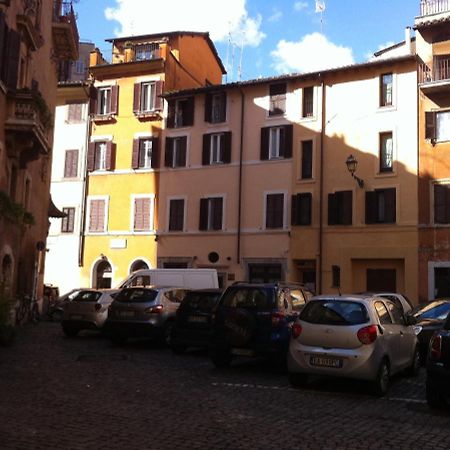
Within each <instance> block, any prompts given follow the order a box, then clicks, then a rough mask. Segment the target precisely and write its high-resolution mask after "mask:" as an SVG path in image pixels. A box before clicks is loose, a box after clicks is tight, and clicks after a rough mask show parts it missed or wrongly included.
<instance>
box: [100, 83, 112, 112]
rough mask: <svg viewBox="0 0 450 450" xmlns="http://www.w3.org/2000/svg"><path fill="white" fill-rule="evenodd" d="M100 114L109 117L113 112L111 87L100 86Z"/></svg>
mask: <svg viewBox="0 0 450 450" xmlns="http://www.w3.org/2000/svg"><path fill="white" fill-rule="evenodd" d="M98 93H99V95H98V114H99V115H102V116H104V115H107V114H110V112H111V86H100V87H99V88H98Z"/></svg>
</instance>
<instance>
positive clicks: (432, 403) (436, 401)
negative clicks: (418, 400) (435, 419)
mask: <svg viewBox="0 0 450 450" xmlns="http://www.w3.org/2000/svg"><path fill="white" fill-rule="evenodd" d="M426 396H427V403H428V406H429V407H430V408H432V409H444V408H445V407H446V406H447V402H446V400H445V398H444V397H443V396H442V394H441V392H439V390H438V389H436V387H435V386H434V384H433V383H432V382H430V381H429V380H428V379H427V381H426Z"/></svg>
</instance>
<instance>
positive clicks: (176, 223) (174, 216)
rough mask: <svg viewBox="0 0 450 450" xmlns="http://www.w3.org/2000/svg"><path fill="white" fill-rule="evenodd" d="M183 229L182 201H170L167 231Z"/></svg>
mask: <svg viewBox="0 0 450 450" xmlns="http://www.w3.org/2000/svg"><path fill="white" fill-rule="evenodd" d="M183 229H184V200H183V199H172V200H170V203H169V231H183Z"/></svg>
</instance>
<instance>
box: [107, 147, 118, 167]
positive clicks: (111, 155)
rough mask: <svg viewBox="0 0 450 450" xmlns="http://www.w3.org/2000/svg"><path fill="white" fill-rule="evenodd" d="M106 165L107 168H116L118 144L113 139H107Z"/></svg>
mask: <svg viewBox="0 0 450 450" xmlns="http://www.w3.org/2000/svg"><path fill="white" fill-rule="evenodd" d="M105 166H106V167H105V169H106V170H114V169H115V166H116V144H115V143H114V142H111V141H106V160H105Z"/></svg>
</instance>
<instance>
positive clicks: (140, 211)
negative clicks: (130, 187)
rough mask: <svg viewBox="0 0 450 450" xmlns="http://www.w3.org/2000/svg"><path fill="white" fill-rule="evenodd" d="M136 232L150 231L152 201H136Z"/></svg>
mask: <svg viewBox="0 0 450 450" xmlns="http://www.w3.org/2000/svg"><path fill="white" fill-rule="evenodd" d="M134 230H135V231H145V230H150V199H149V198H135V199H134Z"/></svg>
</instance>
